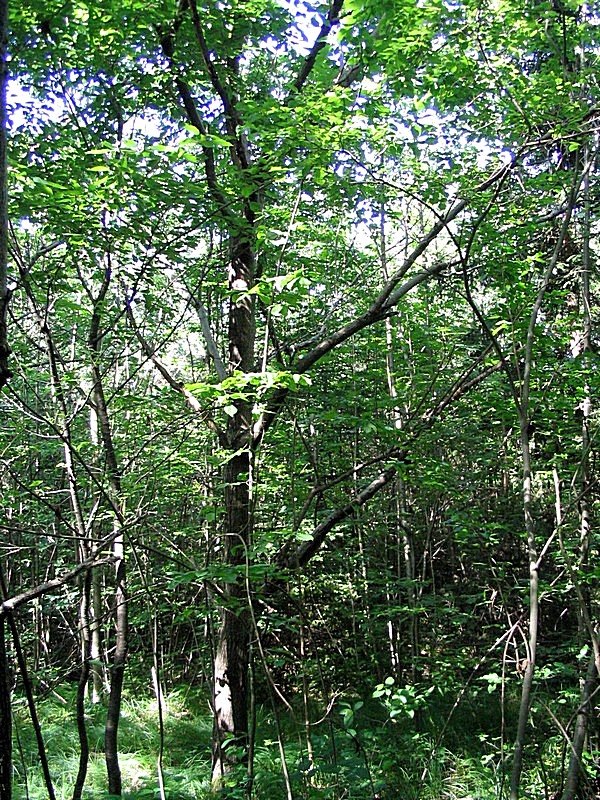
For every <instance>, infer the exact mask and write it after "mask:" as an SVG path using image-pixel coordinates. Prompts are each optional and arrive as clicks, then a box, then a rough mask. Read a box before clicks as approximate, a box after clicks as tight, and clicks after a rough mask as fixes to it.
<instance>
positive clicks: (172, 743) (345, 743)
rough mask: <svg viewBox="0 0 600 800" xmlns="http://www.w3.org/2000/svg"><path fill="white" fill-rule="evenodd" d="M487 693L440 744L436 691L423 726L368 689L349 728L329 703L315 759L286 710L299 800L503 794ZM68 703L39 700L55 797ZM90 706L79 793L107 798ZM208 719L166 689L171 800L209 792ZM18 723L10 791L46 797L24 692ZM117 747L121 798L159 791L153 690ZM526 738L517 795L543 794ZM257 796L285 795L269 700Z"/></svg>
mask: <svg viewBox="0 0 600 800" xmlns="http://www.w3.org/2000/svg"><path fill="white" fill-rule="evenodd" d="M485 700H486V697H484V698H483V699H482V698H472V700H471V704H470V705H469V704H467V703H465V704H464V706H463V707H461V709H460V710H459V711H458V712H457V713H456V715H455V717H454V718H453V721H452V723H451V725H450V726H449V727H448V730H447V735H446V736H445V738H444V742H443V743H442V744H439V745H436V735H437V734H436V731H439V730H440V728H441V725H442V723H443V719H444V716H445V709H444V707H443V703H442V702H441V699H440V701H439V704H438V705H439V707H437V708H436V701H435V699H433V696H432V701H431V703H430V705H429V707H428V709H427V713H426V714H424V715H423V718H422V720H421V723H420V725H419V726H417V723H416V722H415V720H414V719H411V718H410V717H409V716H406V717H405V718H400V719H396V720H393V721H392V720H390V719H389V718H387V717H386V714H385V711H384V710H383V708H382V707H381V704H379V703H378V702H376V701H373V700H371V701H369V700H367V701H366V702H365V704H364V706H361V708H360V710H358V711H357V712H356V714H355V715H354V717H353V719H352V727H344V718H343V714H341V713H338V712H336V711H335V709H334V711H333V712H332V714H331V715H330V717H329V718H328V719H327V720H326V721H325V722H324V723H322V724H321V725H319V726H316V727H314V728H313V730H312V735H311V742H312V748H313V759H312V761H309V758H308V753H307V748H306V742H305V740H304V738H303V736H302V735H301V732H300V731H299V730H297V729H294V726H293V724H292V722H291V721H290V720H289V719H287V718H286V717H285V714H283V713H282V719H281V726H282V729H283V731H284V736H285V739H286V750H285V752H286V762H287V766H288V770H289V776H290V782H291V787H292V792H293V796H294V798H295V800H396V799H397V798H401V799H402V800H499V798H500V797H501V793H500V791H501V790H500V787H501V785H502V783H503V782H502V780H501V777H502V769H504V771H505V774H506V769H507V767H506V764H503V762H502V759H501V757H500V750H499V738H498V734H499V724H498V718H497V716H498V715H497V714H496V713H494V712H493V711H492V710H491V709H490V707H489V706H488V707H487V708H485V709H484V713H483V714H482V705H481V703H482V702H483V703H485ZM73 708H74V704H73V695H72V692H70V691H69V692H62V699H60V698H59V696H58V695H55V696H51V697H47V698H45V699H42V700H40V701H39V703H38V713H39V716H40V721H41V724H42V730H43V733H44V739H45V742H46V748H47V752H48V758H49V762H50V769H51V773H52V778H53V781H54V785H55V792H56V797H57V800H70V798H71V796H72V790H73V783H74V780H75V775H76V773H77V767H78V757H79V744H78V737H77V731H76V728H75V724H74V718H73ZM87 714H88V715H87V726H88V735H89V739H90V747H91V750H92V754H91V756H90V763H89V771H88V777H87V781H86V786H85V790H84V797H85V798H87V800H92V798H93V800H103V799H105V798H107V794H106V788H105V787H106V773H105V766H104V755H103V752H102V746H103V737H104V728H103V726H104V716H105V709H104V708H103V706H101V705H97V706H91V705H90V706H89V708H88V710H87ZM211 728H212V721H211V718H210V714H209V710H208V704H207V702H206V697H205V696H203V695H202V694H201V693H200V692H195V691H190V690H189V689H184V690H180V691H172V692H171V693H170V694H169V695H168V697H167V708H166V711H165V743H164V757H163V771H164V779H165V787H166V794H167V798H168V800H207V798H209V797H210V737H211ZM15 734H16V737H15V739H16V746H15V756H14V760H15V791H14V797H15V800H27V798H29V800H42V799H43V798H46V797H47V792H46V790H45V787H44V785H43V782H42V777H41V771H40V769H39V765H38V755H37V751H36V747H35V740H34V737H33V731H32V726H31V722H30V721H29V719H28V716H27V710H26V707H25V705H24V703H22V702H21V701H19V700H17V701H16V703H15ZM534 736H535V732H533V731H532V737H534ZM550 744H551V742H550ZM119 746H120V764H121V770H122V774H123V787H124V799H125V800H154V799H155V798H159V792H158V788H157V787H158V781H157V755H158V750H159V734H158V714H157V708H156V702H155V700H154V699H153V698H151V697H147V698H144V697H140V696H137V697H128V698H125V701H124V704H123V715H122V720H121V727H120V732H119ZM544 746H545V752H546V755H547V756H549V755H551V754H552V751H554V753H555V754H558V751H559V748H558V747H554V748H552V747H551V746H549V740H548V739H546V740H545V744H544ZM531 747H532V750H531V754H532V757H531V763H532V768H531V771H530V772H529V773H527V774H526V775H525V776H524V780H525V783H526V785H524V792H523V795H524V797H532V798H533V797H537V798H543V797H544V796H548V795H547V788H548V787H544V786H543V785H542V784H541V782H540V780H541V779H540V771H539V769H537V768H536V767H535V766H534V764H535V761H536V758H535V755H536V754H535V743H534V742H532V745H531ZM509 749H510V748H509ZM537 755H539V753H538V754H537ZM548 761H549V772H547V774H550V775H551V780H552V781H553V782H554V781H555V780H556V762H557V758H554V759H553V761H554V772H552V766H553V765H552V763H551V761H552V760H551V759H548ZM239 783H240V784H241V783H242V781H241V780H240V782H239ZM504 786H506V781H504ZM554 788H556V784H555V783H554ZM230 796H231V797H232V798H237V797H239V798H242V797H243V796H244V794H243V791H242V790H240V789H239V788H238V789H237V790H236V791H234V792H233V793H232V794H231V795H230ZM254 796H255V797H256V798H257V800H279V798H281V800H284V799H285V798H286V796H287V794H286V788H285V783H284V779H283V775H282V769H281V762H280V753H279V745H278V741H277V733H276V725H275V724H274V721H273V719H272V714H271V713H269V712H268V711H265V710H263V711H260V712H259V713H258V720H257V735H256V751H255V781H254ZM228 797H229V795H228Z"/></svg>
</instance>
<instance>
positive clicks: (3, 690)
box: [0, 613, 12, 800]
mask: <svg viewBox="0 0 600 800" xmlns="http://www.w3.org/2000/svg"><path fill="white" fill-rule="evenodd" d="M11 797H12V713H11V704H10V668H9V664H8V655H7V652H6V614H4V613H2V614H0V800H11Z"/></svg>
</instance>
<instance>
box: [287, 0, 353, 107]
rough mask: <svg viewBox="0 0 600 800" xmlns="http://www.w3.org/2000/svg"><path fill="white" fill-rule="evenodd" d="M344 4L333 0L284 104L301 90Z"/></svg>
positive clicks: (338, 0)
mask: <svg viewBox="0 0 600 800" xmlns="http://www.w3.org/2000/svg"><path fill="white" fill-rule="evenodd" d="M343 4H344V0H333V3H332V4H331V8H330V9H329V13H328V14H327V17H326V18H325V21H324V22H323V24H322V26H321V30H320V31H319V33H318V34H317V38H316V39H315V42H314V44H313V46H312V48H311V51H310V53H309V54H308V55H307V56H306V58H305V59H304V62H303V64H302V67H301V69H300V72H299V73H298V75H297V77H296V80H295V81H294V82H293V84H292V88H291V91H290V93H289V94H288V96H287V97H286V100H285V103H286V105H287V104H288V103H289V102H290V100H292V99H293V98H294V96H295V95H296V94H298V93H299V92H301V91H302V88H303V87H304V84H305V83H306V81H307V80H308V76H309V75H310V73H311V72H312V70H313V67H314V66H315V62H316V60H317V56H318V55H319V53H320V52H321V50H322V49H323V48H324V47H325V45H326V44H327V37H328V36H329V33H330V31H331V29H332V28H333V26H334V25H337V24H338V22H339V21H340V12H341V10H342V6H343Z"/></svg>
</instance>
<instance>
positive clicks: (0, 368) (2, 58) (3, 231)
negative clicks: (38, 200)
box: [0, 0, 12, 389]
mask: <svg viewBox="0 0 600 800" xmlns="http://www.w3.org/2000/svg"><path fill="white" fill-rule="evenodd" d="M7 46H8V0H0V389H1V388H2V387H3V386H4V384H5V383H6V382H7V381H8V379H9V378H10V376H11V374H12V373H11V371H10V370H9V368H8V356H9V353H10V348H9V346H8V331H7V325H6V318H7V314H8V301H9V300H10V291H9V288H8V188H7V185H8V178H7V157H6V150H7V142H6V138H7V137H6V122H7V112H6V89H7V84H8V67H7V63H6V57H7Z"/></svg>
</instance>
